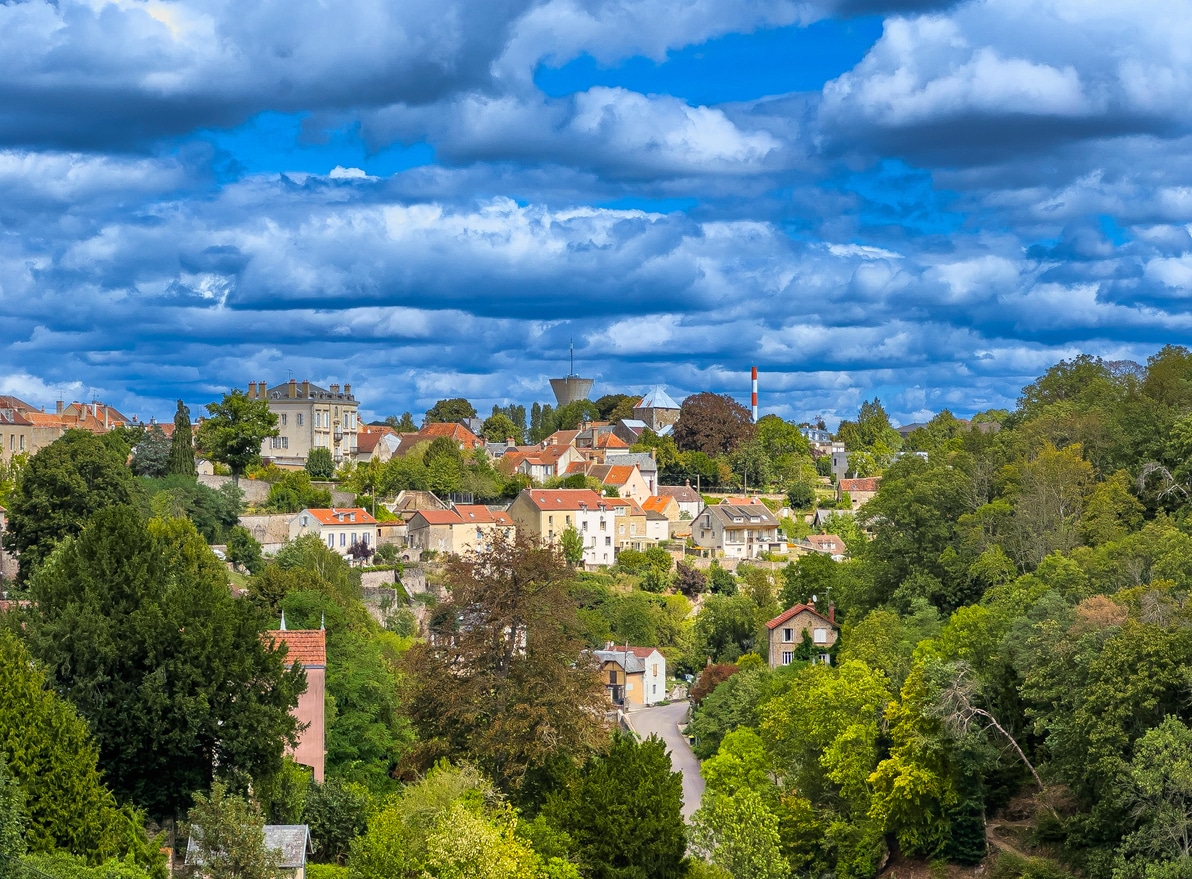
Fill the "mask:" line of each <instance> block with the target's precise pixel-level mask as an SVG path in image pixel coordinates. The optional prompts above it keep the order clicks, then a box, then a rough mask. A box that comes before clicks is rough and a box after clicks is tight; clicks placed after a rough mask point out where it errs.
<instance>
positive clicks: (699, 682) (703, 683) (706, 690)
mask: <svg viewBox="0 0 1192 879" xmlns="http://www.w3.org/2000/svg"><path fill="white" fill-rule="evenodd" d="M740 670H741V669H740V667H739V666H738V665H737V664H736V663H735V662H719V663H717V664H716V665H709V666H708V667H707V668H705V669H704V670H703V671H701V672H700V673H699V677H697V678H696V679H695V686H693V687H692V688H691V703H692V704H693V705H699V703H700V702H702V701H704V699H706V698H707V697H708V696H710V695H711V693H712V691H713V690H715V689H716V688H717V687H718V686H720V684H721V683H723V682H724V681H727V680H728V679H729V678H731V677H732V676H733V675H735V674H736V673H737V672H738V671H740Z"/></svg>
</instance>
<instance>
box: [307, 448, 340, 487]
mask: <svg viewBox="0 0 1192 879" xmlns="http://www.w3.org/2000/svg"><path fill="white" fill-rule="evenodd" d="M305 468H306V472H307V473H308V474H309V475H310V478H311V479H330V478H331V477H332V476H334V475H335V462H334V461H333V460H331V449H329V448H327V447H326V446H318V447H316V448H313V449H311V450H310V454H309V455H307V456H306V465H305Z"/></svg>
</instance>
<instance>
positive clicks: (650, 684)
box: [595, 644, 666, 709]
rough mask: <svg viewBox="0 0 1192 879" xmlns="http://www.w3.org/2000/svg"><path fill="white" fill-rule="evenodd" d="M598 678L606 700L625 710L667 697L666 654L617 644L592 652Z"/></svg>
mask: <svg viewBox="0 0 1192 879" xmlns="http://www.w3.org/2000/svg"><path fill="white" fill-rule="evenodd" d="M595 656H596V659H597V661H598V662H599V663H600V679H601V680H602V681H603V682H604V687H605V691H606V692H607V693H608V697H609V700H610V701H611V702H612V703H613V704H614V705H616V706H619V707H623V708H626V709H632V708H645V707H646V706H647V705H653V704H654V703H656V702H660V701H662V700H663V699H665V698H666V657H665V656H663V655H662V653H660V652H659V651H658V649H657V648H654V647H629V646H625V647H617V646H615V645H613V644H609V645H607V646H606V647H605V649H603V650H597V651H595Z"/></svg>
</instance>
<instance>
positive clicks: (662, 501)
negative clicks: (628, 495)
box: [641, 495, 671, 513]
mask: <svg viewBox="0 0 1192 879" xmlns="http://www.w3.org/2000/svg"><path fill="white" fill-rule="evenodd" d="M641 505H642V509H643V510H653V511H654V512H655V513H665V512H666V508H667V507H669V506H670V505H671V498H669V497H657V496H655V495H651V496H650V497H648V498H646V499H645V500H644V501H642V502H641Z"/></svg>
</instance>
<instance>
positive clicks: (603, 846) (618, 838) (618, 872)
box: [544, 735, 687, 879]
mask: <svg viewBox="0 0 1192 879" xmlns="http://www.w3.org/2000/svg"><path fill="white" fill-rule="evenodd" d="M682 807H683V782H682V776H681V775H680V774H679V773H678V772H675V771H673V770H672V769H671V763H670V757H669V756H668V755H667V752H666V746H665V745H664V744H663V742H662V740H661V739H659V738H658V737H656V736H650V738H648V739H646V740H645V741H640V742H639V741H636V740H635V739H633V738H632V737H630V736H628V735H616V736H614V738H613V741H612V744H611V745H610V746H609V749H608V753H607V754H602V755H599V756H595V757H592V758H591V759H590V760H589V761H588V763H587V764H586V765H585V766H584V768H583V769H582V771H580V773H579V774H578V777H577V778H576V779H575V780H574V781H573V782H572V783H571V784H569V785H568V786H567V787H566V788H564V790H563V791H561V792H558V793H554V794H552V795H551V796H550V797H549V798H548V800H547V805H546V808H545V811H544V814H545V815H546V817H547V820H548V821H549V822H550V823H551V824H553V825H554V826H556V827H558V828H559V829H560V830H562V831H564V832H565V833H567V835H568V836H570V837H571V839H573V840H574V841H575V845H576V851H577V854H578V859H579V862H580V864H581V866H583V868H584V873H585V875H586V876H589V877H591V879H615V877H624V876H656V877H658V879H668V877H675V879H678V877H681V876H684V875H685V873H686V866H687V865H686V860H685V857H684V854H685V849H686V840H685V838H684V831H683V816H682Z"/></svg>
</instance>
